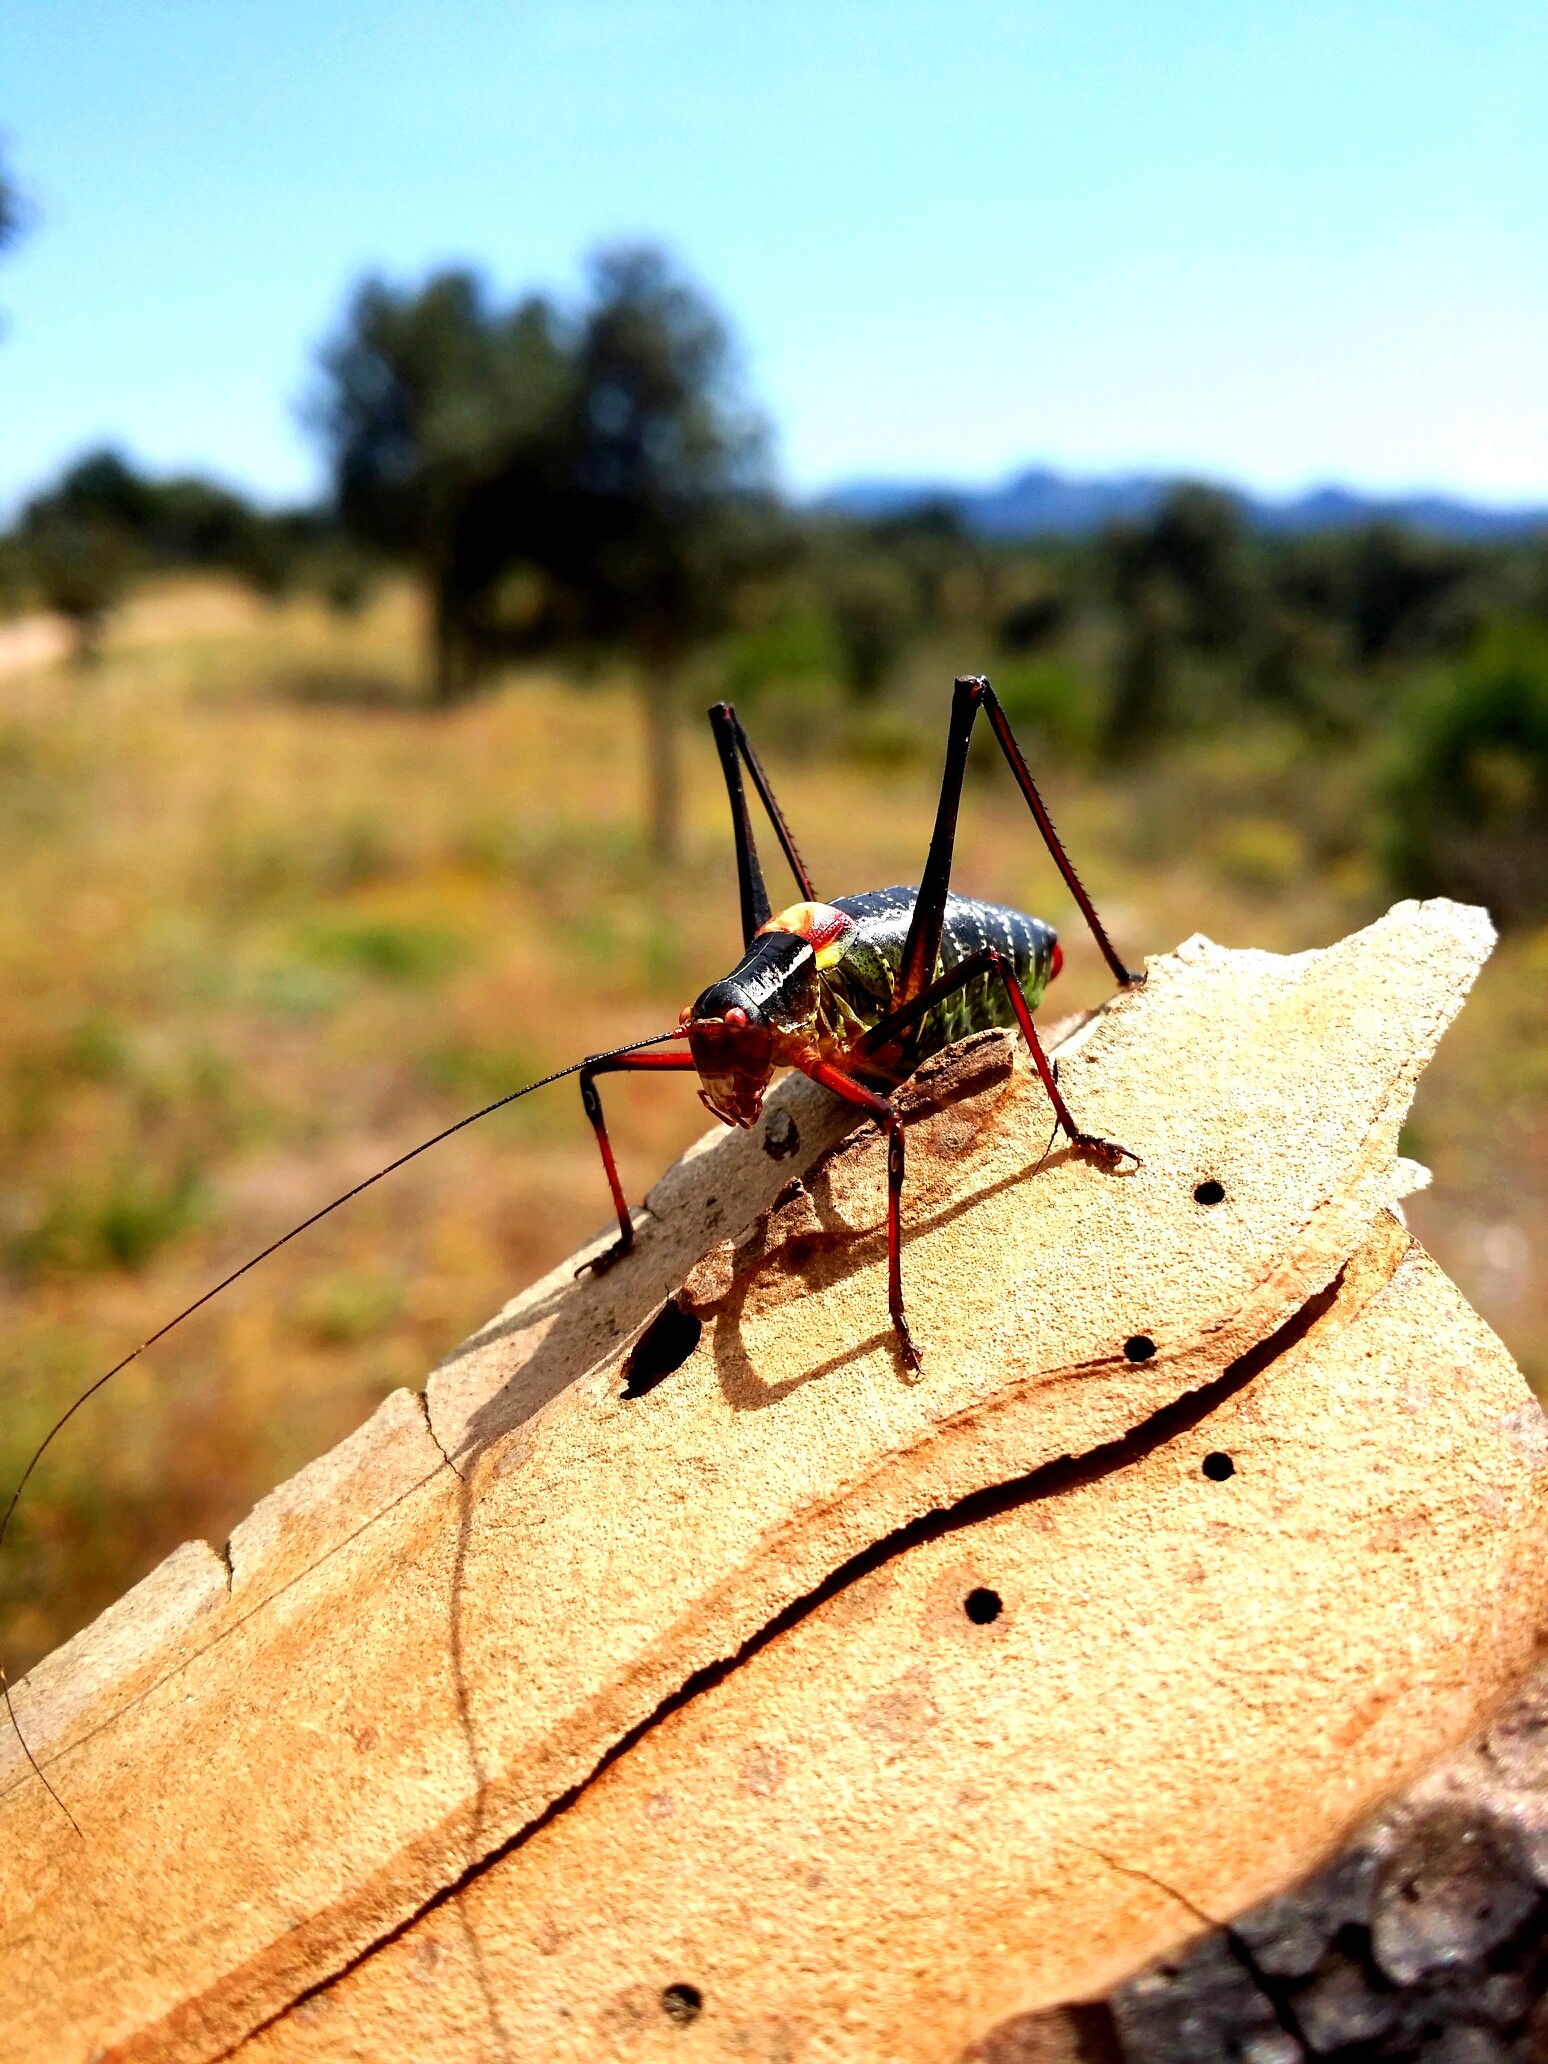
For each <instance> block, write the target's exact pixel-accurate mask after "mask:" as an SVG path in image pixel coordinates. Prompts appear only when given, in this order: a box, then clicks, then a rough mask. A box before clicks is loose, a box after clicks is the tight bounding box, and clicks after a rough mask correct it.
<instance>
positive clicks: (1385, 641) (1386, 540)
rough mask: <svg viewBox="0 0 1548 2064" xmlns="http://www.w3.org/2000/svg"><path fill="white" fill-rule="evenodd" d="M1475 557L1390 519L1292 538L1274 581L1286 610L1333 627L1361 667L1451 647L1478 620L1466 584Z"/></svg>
mask: <svg viewBox="0 0 1548 2064" xmlns="http://www.w3.org/2000/svg"><path fill="white" fill-rule="evenodd" d="M1479 560H1480V554H1479V553H1478V552H1477V551H1476V550H1470V549H1469V548H1468V547H1467V546H1465V545H1461V544H1456V543H1452V542H1450V541H1447V540H1442V539H1439V538H1430V537H1425V536H1423V535H1422V534H1420V533H1418V532H1416V531H1412V530H1406V529H1404V528H1403V527H1402V526H1401V525H1399V524H1396V523H1373V524H1369V525H1367V526H1365V527H1363V528H1361V529H1358V530H1352V531H1335V532H1329V533H1326V534H1325V535H1323V536H1320V537H1313V538H1307V539H1297V540H1294V541H1292V542H1291V543H1290V544H1289V545H1287V546H1286V547H1285V548H1284V549H1283V550H1282V552H1281V553H1280V555H1279V558H1278V562H1277V565H1276V567H1275V570H1274V576H1273V586H1274V591H1275V593H1276V595H1277V596H1278V598H1279V600H1280V601H1281V602H1282V603H1283V604H1284V605H1286V606H1287V607H1288V608H1289V609H1290V610H1291V611H1292V612H1294V613H1295V614H1297V615H1299V616H1301V617H1303V618H1310V619H1312V620H1314V621H1321V622H1324V623H1329V624H1334V625H1336V626H1337V627H1338V628H1339V630H1340V631H1341V633H1342V635H1343V637H1344V639H1345V640H1346V642H1347V648H1348V652H1349V656H1350V657H1351V658H1352V659H1353V660H1354V661H1355V663H1356V664H1357V665H1359V666H1362V667H1371V666H1376V665H1379V664H1380V663H1381V662H1382V661H1384V660H1387V659H1391V658H1405V657H1406V658H1416V657H1421V656H1424V655H1426V654H1429V653H1432V652H1436V651H1446V650H1453V651H1454V650H1456V649H1457V648H1458V647H1459V646H1460V645H1463V644H1465V643H1466V641H1467V639H1468V637H1469V636H1470V635H1471V634H1472V632H1473V631H1474V630H1475V628H1476V625H1477V610H1476V604H1474V605H1471V606H1470V603H1469V599H1468V594H1467V589H1468V586H1469V583H1470V581H1471V580H1472V579H1473V577H1474V576H1475V574H1476V572H1477V570H1478V566H1479Z"/></svg>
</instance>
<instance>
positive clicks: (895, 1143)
mask: <svg viewBox="0 0 1548 2064" xmlns="http://www.w3.org/2000/svg"><path fill="white" fill-rule="evenodd" d="M805 1072H806V1073H807V1074H808V1075H810V1076H811V1078H812V1080H813V1081H814V1082H821V1083H823V1084H824V1085H825V1086H826V1087H827V1088H828V1089H831V1090H832V1091H833V1092H834V1093H835V1095H837V1096H841V1097H843V1099H844V1101H845V1102H846V1103H850V1104H858V1105H859V1107H860V1109H861V1110H862V1111H865V1112H866V1113H868V1114H869V1116H870V1117H872V1118H874V1119H875V1120H876V1123H877V1125H878V1126H879V1127H880V1128H881V1130H882V1132H883V1133H884V1134H885V1135H886V1140H887V1310H888V1312H889V1313H890V1314H891V1317H892V1327H893V1331H894V1332H895V1333H896V1334H897V1336H898V1352H899V1353H900V1354H901V1355H902V1357H903V1366H904V1368H905V1369H907V1370H908V1371H909V1373H910V1375H913V1376H917V1375H918V1374H919V1373H920V1370H921V1369H922V1368H923V1366H924V1365H923V1363H922V1362H921V1360H920V1358H919V1350H918V1348H917V1347H915V1345H914V1338H913V1335H912V1334H911V1333H910V1332H909V1330H908V1313H907V1311H906V1310H905V1308H904V1304H903V1121H902V1119H901V1118H900V1117H899V1116H898V1114H897V1112H896V1111H895V1110H894V1109H893V1108H892V1105H891V1104H890V1103H889V1102H888V1101H887V1099H886V1098H885V1097H884V1096H878V1095H877V1093H876V1092H875V1090H872V1089H867V1088H866V1086H865V1084H864V1083H863V1082H857V1081H856V1080H855V1078H854V1077H853V1076H852V1075H846V1074H845V1073H844V1070H843V1069H842V1068H840V1067H837V1066H835V1064H834V1063H833V1062H832V1061H813V1062H812V1063H810V1065H809V1066H807V1068H806V1070H805Z"/></svg>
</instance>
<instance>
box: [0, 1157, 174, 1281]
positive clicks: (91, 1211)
mask: <svg viewBox="0 0 1548 2064" xmlns="http://www.w3.org/2000/svg"><path fill="white" fill-rule="evenodd" d="M203 1206H204V1189H203V1184H202V1183H201V1181H200V1179H199V1176H198V1175H197V1173H195V1172H194V1171H192V1170H189V1169H176V1170H173V1171H171V1172H163V1171H157V1170H155V1169H148V1168H143V1167H136V1168H123V1169H119V1170H117V1171H116V1172H115V1173H113V1174H112V1175H109V1176H107V1177H105V1178H103V1179H101V1180H99V1181H98V1182H96V1183H95V1184H92V1185H90V1186H73V1187H67V1188H65V1189H63V1190H61V1191H60V1192H59V1193H58V1194H56V1195H55V1196H54V1197H52V1198H51V1199H49V1201H48V1202H47V1203H46V1204H45V1206H44V1207H43V1209H42V1210H41V1211H40V1212H39V1213H38V1215H37V1216H36V1217H35V1218H34V1219H33V1221H32V1222H31V1224H29V1225H28V1226H26V1227H25V1229H24V1230H23V1231H21V1232H20V1233H18V1234H16V1235H14V1236H13V1238H12V1239H11V1241H10V1243H9V1254H8V1259H9V1261H10V1263H11V1266H12V1267H13V1268H14V1269H16V1270H17V1271H18V1272H19V1273H20V1274H22V1275H36V1274H41V1273H76V1274H81V1273H91V1272H95V1271H99V1270H103V1269H122V1270H126V1271H133V1270H136V1269H140V1268H143V1267H145V1265H146V1264H147V1263H148V1262H150V1261H151V1260H153V1259H154V1257H155V1256H156V1255H157V1254H158V1253H159V1252H160V1251H161V1249H162V1248H163V1247H165V1246H167V1245H168V1244H169V1242H171V1241H173V1240H175V1239H177V1238H178V1236H179V1235H180V1234H182V1233H184V1232H186V1231H187V1230H188V1228H189V1227H190V1226H191V1225H193V1224H194V1223H195V1222H196V1221H197V1220H198V1218H199V1217H200V1216H201V1215H202V1211H203Z"/></svg>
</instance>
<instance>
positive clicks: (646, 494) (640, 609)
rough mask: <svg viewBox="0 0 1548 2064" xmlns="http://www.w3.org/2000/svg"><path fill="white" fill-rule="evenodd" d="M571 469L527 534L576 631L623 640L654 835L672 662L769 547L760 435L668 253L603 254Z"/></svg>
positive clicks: (675, 677) (671, 826)
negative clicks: (556, 503) (543, 526)
mask: <svg viewBox="0 0 1548 2064" xmlns="http://www.w3.org/2000/svg"><path fill="white" fill-rule="evenodd" d="M574 365H575V380H574V383H573V386H572V387H571V390H570V393H571V407H570V415H569V438H568V446H569V449H568V451H567V453H566V471H567V473H568V478H567V480H566V482H565V483H564V487H563V491H562V494H561V497H560V500H561V508H560V510H559V512H558V514H559V520H558V521H557V522H556V523H555V524H554V525H553V527H552V529H551V531H550V534H549V536H548V537H547V539H546V541H542V542H540V543H539V544H538V545H537V546H536V547H535V557H536V558H537V561H538V564H539V565H540V566H541V567H542V568H543V570H544V572H545V573H546V574H548V575H549V577H550V578H551V579H554V580H557V581H558V582H559V583H560V584H561V587H562V590H563V592H564V595H565V598H566V602H565V607H566V608H567V611H568V614H569V618H570V621H571V622H572V624H573V626H574V628H575V630H576V631H577V632H578V634H579V636H580V637H581V638H582V640H583V641H584V642H586V643H587V644H589V645H591V646H592V647H595V648H601V649H603V650H616V651H620V652H623V653H626V654H628V655H629V656H630V657H632V658H633V660H634V661H635V663H636V664H637V666H638V668H639V674H640V683H641V691H642V696H643V701H644V712H645V723H646V735H647V753H648V761H649V777H650V796H649V823H650V840H651V847H652V850H653V852H654V853H655V855H656V857H657V858H658V859H660V860H663V861H668V860H671V859H672V858H674V857H675V855H676V852H677V848H678V843H679V832H680V816H681V800H680V796H681V783H680V772H679V757H680V746H679V717H680V712H679V708H678V701H679V694H680V681H681V672H682V667H683V664H684V661H685V660H686V658H687V657H688V655H689V653H690V652H691V651H692V649H693V647H694V646H695V645H696V644H698V643H699V642H700V641H702V640H704V639H706V638H708V637H710V636H713V635H714V634H716V633H717V632H719V631H720V630H722V629H723V628H724V627H725V626H726V625H727V623H728V622H729V621H730V614H731V604H732V601H733V598H734V596H735V593H736V590H737V587H738V585H739V583H740V582H741V581H742V580H744V579H745V578H747V577H748V576H749V575H750V574H752V573H754V572H756V571H761V570H764V569H765V568H766V566H767V564H768V563H769V559H770V557H771V555H772V554H773V553H774V551H775V550H776V545H775V537H776V532H775V526H774V524H773V521H772V518H773V504H772V499H771V496H770V494H769V491H768V461H767V437H766V432H765V429H764V426H763V424H762V421H761V420H760V419H759V418H758V416H757V415H756V414H755V413H754V412H753V411H752V409H751V408H750V407H749V406H748V405H747V403H746V402H745V400H744V398H743V395H742V392H741V388H740V384H739V381H738V377H737V366H736V359H735V354H734V351H733V348H732V343H731V338H730V335H729V332H728V331H727V329H726V326H725V324H724V323H723V321H722V320H721V318H720V316H719V315H718V314H717V313H716V311H715V310H714V309H713V308H712V307H711V306H710V304H709V302H708V301H707V300H706V299H705V298H704V297H703V295H702V294H701V293H700V292H699V291H698V289H697V288H695V287H694V286H693V285H692V284H691V283H690V282H689V281H687V280H686V279H685V278H683V277H682V275H681V274H680V273H678V272H677V271H676V269H675V268H674V267H673V265H672V263H671V261H670V260H669V259H668V258H667V256H666V255H665V253H663V252H661V251H659V250H656V249H653V248H651V247H648V246H624V247H621V248H618V249H615V250H610V251H604V252H601V253H600V254H599V255H598V256H597V257H596V258H595V259H594V260H593V261H592V266H591V299H590V303H589V306H588V307H587V309H586V310H585V313H584V316H583V319H582V322H581V325H580V330H579V335H578V338H577V342H576V348H575V359H574Z"/></svg>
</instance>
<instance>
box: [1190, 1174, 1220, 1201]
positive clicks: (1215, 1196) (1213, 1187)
mask: <svg viewBox="0 0 1548 2064" xmlns="http://www.w3.org/2000/svg"><path fill="white" fill-rule="evenodd" d="M1193 1201H1194V1203H1195V1204H1223V1203H1224V1202H1225V1184H1224V1183H1220V1182H1216V1181H1215V1178H1214V1177H1213V1176H1211V1177H1210V1179H1209V1181H1208V1182H1201V1183H1200V1184H1199V1186H1198V1188H1197V1189H1196V1190H1195V1191H1194V1193H1193Z"/></svg>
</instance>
